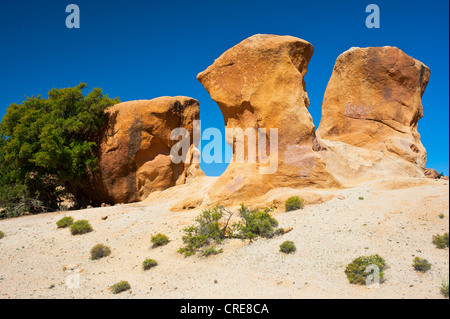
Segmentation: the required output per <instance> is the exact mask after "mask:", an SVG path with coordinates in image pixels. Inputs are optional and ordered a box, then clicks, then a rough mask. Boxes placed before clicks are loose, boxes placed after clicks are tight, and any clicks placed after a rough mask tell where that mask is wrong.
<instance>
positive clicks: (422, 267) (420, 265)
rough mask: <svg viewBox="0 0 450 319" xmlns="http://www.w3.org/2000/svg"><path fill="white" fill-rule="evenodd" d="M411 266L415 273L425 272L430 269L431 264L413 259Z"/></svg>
mask: <svg viewBox="0 0 450 319" xmlns="http://www.w3.org/2000/svg"><path fill="white" fill-rule="evenodd" d="M412 266H413V267H414V269H415V270H416V271H421V272H427V271H428V270H429V269H430V268H431V264H430V263H429V262H428V260H426V259H422V258H419V257H416V258H414V261H413V264H412Z"/></svg>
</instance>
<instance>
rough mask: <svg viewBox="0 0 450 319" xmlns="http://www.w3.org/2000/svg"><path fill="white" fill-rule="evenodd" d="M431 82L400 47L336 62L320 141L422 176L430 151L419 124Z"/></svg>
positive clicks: (362, 51) (351, 54)
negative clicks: (373, 154) (368, 153)
mask: <svg viewBox="0 0 450 319" xmlns="http://www.w3.org/2000/svg"><path fill="white" fill-rule="evenodd" d="M429 77H430V70H429V68H428V67H427V66H425V65H424V64H423V63H422V62H420V61H418V60H415V59H414V58H412V57H410V56H408V55H407V54H405V53H404V52H403V51H402V50H400V49H398V48H395V47H371V48H351V49H350V50H348V51H346V52H344V53H342V54H341V55H340V56H339V57H338V58H337V60H336V64H335V66H334V69H333V73H332V75H331V78H330V80H329V82H328V86H327V89H326V91H325V96H324V99H323V104H322V118H321V122H320V125H319V128H318V130H317V136H318V137H319V138H321V139H325V140H328V141H339V142H343V143H346V144H349V145H352V146H356V147H362V148H365V149H369V150H374V151H378V152H383V156H384V157H389V158H391V159H392V160H396V161H397V162H398V160H404V161H406V162H408V163H411V164H412V165H407V164H402V165H403V166H404V170H407V171H409V174H410V175H411V174H413V175H417V176H420V175H421V174H422V173H421V170H422V169H424V168H425V164H426V151H425V148H424V147H423V145H422V143H421V142H420V135H419V133H418V132H417V124H418V122H419V119H420V118H421V117H422V115H423V111H422V102H421V97H422V95H423V93H424V91H425V88H426V86H427V83H428V79H429ZM392 168H393V167H392ZM414 169H416V171H417V172H416V173H414V172H413V171H414Z"/></svg>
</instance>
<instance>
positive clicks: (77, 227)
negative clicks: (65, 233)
mask: <svg viewBox="0 0 450 319" xmlns="http://www.w3.org/2000/svg"><path fill="white" fill-rule="evenodd" d="M92 230H93V229H92V226H91V225H90V224H89V222H88V221H87V220H84V219H81V220H77V221H76V222H74V223H73V224H72V225H71V226H70V232H71V233H72V235H81V234H86V233H89V232H91V231H92Z"/></svg>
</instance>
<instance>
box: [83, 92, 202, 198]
mask: <svg viewBox="0 0 450 319" xmlns="http://www.w3.org/2000/svg"><path fill="white" fill-rule="evenodd" d="M107 114H108V120H107V123H106V124H105V126H104V128H103V129H102V130H101V132H100V134H99V138H98V150H97V152H98V157H99V162H98V167H99V169H98V170H97V171H95V172H94V173H92V174H91V175H90V176H89V183H88V186H86V189H85V191H86V192H89V194H90V197H91V198H93V199H94V200H95V201H97V202H98V203H111V204H115V203H129V202H134V201H138V200H143V199H145V198H146V197H147V196H148V195H149V194H150V193H151V192H154V191H160V190H164V189H166V188H169V187H171V186H174V185H178V184H183V183H185V182H186V181H187V179H188V178H190V177H191V176H195V175H202V174H203V172H202V171H201V170H200V168H199V166H198V164H195V163H192V156H193V152H194V147H193V145H192V135H193V134H192V133H193V121H194V120H198V119H199V103H198V101H197V100H195V99H192V98H189V97H182V96H177V97H159V98H155V99H152V100H139V101H129V102H124V103H119V104H116V105H114V106H112V107H110V108H109V109H107ZM175 128H185V129H187V131H188V132H189V133H190V137H191V148H190V150H189V154H188V157H189V159H190V163H186V164H185V163H183V162H181V163H178V164H175V163H174V162H172V161H171V156H170V150H171V148H172V146H173V145H174V144H175V143H177V141H174V140H171V139H170V134H171V132H172V130H173V129H175Z"/></svg>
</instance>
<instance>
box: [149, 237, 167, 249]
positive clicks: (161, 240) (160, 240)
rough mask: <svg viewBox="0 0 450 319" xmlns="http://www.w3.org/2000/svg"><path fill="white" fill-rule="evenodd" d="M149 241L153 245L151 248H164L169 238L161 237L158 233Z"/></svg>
mask: <svg viewBox="0 0 450 319" xmlns="http://www.w3.org/2000/svg"><path fill="white" fill-rule="evenodd" d="M151 241H152V243H153V248H155V247H159V246H164V245H167V244H168V243H169V237H167V236H166V235H163V234H161V233H158V234H156V235H154V236H152V238H151Z"/></svg>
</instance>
